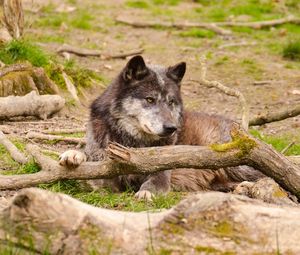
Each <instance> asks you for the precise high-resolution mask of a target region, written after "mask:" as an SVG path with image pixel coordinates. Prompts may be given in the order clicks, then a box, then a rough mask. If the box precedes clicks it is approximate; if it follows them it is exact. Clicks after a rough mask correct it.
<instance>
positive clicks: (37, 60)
mask: <svg viewBox="0 0 300 255" xmlns="http://www.w3.org/2000/svg"><path fill="white" fill-rule="evenodd" d="M0 60H1V61H2V62H3V63H5V64H13V63H15V62H19V61H29V62H30V63H31V64H32V65H34V66H39V67H40V66H46V65H48V64H49V55H48V54H46V53H45V52H44V51H42V50H41V48H40V47H38V46H36V45H34V44H33V43H31V42H29V41H25V40H19V41H17V40H13V41H11V42H9V43H7V44H5V45H4V46H3V47H1V49H0Z"/></svg>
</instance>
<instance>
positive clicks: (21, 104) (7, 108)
mask: <svg viewBox="0 0 300 255" xmlns="http://www.w3.org/2000/svg"><path fill="white" fill-rule="evenodd" d="M64 105H65V100H64V99H63V98H62V97H61V96H58V95H42V96H40V95H38V94H37V93H36V91H32V92H30V93H29V94H27V95H25V96H8V97H3V98H0V119H1V118H11V117H17V116H36V117H38V118H41V119H47V117H48V116H50V115H51V114H53V113H56V112H58V111H60V110H61V109H62V108H63V107H64Z"/></svg>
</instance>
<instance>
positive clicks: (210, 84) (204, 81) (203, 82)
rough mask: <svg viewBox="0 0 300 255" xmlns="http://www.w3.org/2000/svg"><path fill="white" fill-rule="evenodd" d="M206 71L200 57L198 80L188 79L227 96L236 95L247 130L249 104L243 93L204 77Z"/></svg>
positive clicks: (203, 58)
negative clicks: (215, 89)
mask: <svg viewBox="0 0 300 255" xmlns="http://www.w3.org/2000/svg"><path fill="white" fill-rule="evenodd" d="M206 71H207V67H206V64H205V57H202V59H201V61H200V80H199V81H197V80H193V79H190V81H192V82H196V83H198V84H201V85H205V86H206V87H209V88H217V89H219V90H221V91H222V92H224V93H225V94H227V95H229V96H234V97H237V98H238V99H239V101H240V103H241V106H242V127H243V128H244V129H245V130H246V131H247V130H248V123H249V105H248V103H247V101H246V99H245V97H244V95H243V94H242V93H241V92H240V91H238V90H236V89H233V88H229V87H226V86H225V85H223V84H222V83H220V82H218V81H209V80H207V79H206Z"/></svg>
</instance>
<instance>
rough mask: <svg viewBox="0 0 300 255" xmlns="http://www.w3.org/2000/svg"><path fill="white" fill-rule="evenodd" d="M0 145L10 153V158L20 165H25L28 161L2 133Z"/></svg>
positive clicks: (0, 133)
mask: <svg viewBox="0 0 300 255" xmlns="http://www.w3.org/2000/svg"><path fill="white" fill-rule="evenodd" d="M0 144H2V145H3V146H4V148H5V149H6V150H7V151H8V152H9V154H10V156H11V157H12V158H13V159H14V160H15V161H16V162H18V163H20V164H25V163H26V162H27V161H28V160H27V158H26V157H25V155H24V154H23V153H22V152H20V151H19V150H18V148H17V147H16V146H15V145H14V144H13V143H12V142H11V141H10V140H9V139H8V138H7V137H6V136H5V135H4V134H3V132H2V131H0Z"/></svg>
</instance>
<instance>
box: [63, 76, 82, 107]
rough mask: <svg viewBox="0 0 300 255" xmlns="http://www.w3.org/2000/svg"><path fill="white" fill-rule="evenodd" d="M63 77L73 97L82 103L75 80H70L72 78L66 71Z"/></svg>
mask: <svg viewBox="0 0 300 255" xmlns="http://www.w3.org/2000/svg"><path fill="white" fill-rule="evenodd" d="M62 77H63V79H64V81H65V84H66V86H67V89H68V91H69V92H70V94H71V96H72V97H73V99H74V100H75V101H76V102H78V103H80V100H79V98H78V95H77V90H76V88H75V86H74V84H73V82H72V81H71V80H70V78H69V77H68V75H67V74H66V73H65V72H62Z"/></svg>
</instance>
